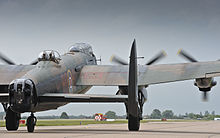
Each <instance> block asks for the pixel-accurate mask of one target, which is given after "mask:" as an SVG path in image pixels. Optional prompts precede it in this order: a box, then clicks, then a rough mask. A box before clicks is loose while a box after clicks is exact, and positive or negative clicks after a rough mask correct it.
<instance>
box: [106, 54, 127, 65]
mask: <svg viewBox="0 0 220 138" xmlns="http://www.w3.org/2000/svg"><path fill="white" fill-rule="evenodd" d="M110 61H111V62H114V63H116V64H119V65H128V63H127V62H126V61H125V60H123V59H122V58H120V57H118V56H115V55H112V57H111V59H110Z"/></svg>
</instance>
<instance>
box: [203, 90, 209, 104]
mask: <svg viewBox="0 0 220 138" xmlns="http://www.w3.org/2000/svg"><path fill="white" fill-rule="evenodd" d="M202 100H203V101H204V102H207V101H208V95H207V92H203V95H202Z"/></svg>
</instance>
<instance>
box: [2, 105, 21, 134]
mask: <svg viewBox="0 0 220 138" xmlns="http://www.w3.org/2000/svg"><path fill="white" fill-rule="evenodd" d="M5 120H6V121H5V122H6V129H7V130H8V131H16V130H18V127H19V120H20V114H18V113H15V112H13V111H12V110H11V108H10V107H9V108H8V109H7V111H6V117H5Z"/></svg>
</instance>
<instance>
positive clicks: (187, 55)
mask: <svg viewBox="0 0 220 138" xmlns="http://www.w3.org/2000/svg"><path fill="white" fill-rule="evenodd" d="M177 54H178V55H180V56H182V57H184V58H185V59H187V60H189V61H190V62H198V61H197V60H196V59H195V58H193V57H192V56H191V55H189V54H188V53H187V52H185V51H184V50H182V49H180V50H179V51H178V53H177Z"/></svg>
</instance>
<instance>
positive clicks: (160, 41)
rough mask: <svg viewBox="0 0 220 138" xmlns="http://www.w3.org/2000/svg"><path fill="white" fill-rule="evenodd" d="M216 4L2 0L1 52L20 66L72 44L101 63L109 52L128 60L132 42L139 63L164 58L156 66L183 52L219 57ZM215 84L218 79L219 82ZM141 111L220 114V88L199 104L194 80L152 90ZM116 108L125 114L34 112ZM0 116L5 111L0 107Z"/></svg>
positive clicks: (192, 0) (194, 0)
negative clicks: (81, 46)
mask: <svg viewBox="0 0 220 138" xmlns="http://www.w3.org/2000/svg"><path fill="white" fill-rule="evenodd" d="M219 7H220V1H219V0H108V1H107V0H62V1H61V0H59V1H58V0H37V1H36V0H19V1H12V0H0V51H1V52H2V53H4V54H5V55H7V56H9V57H10V58H11V59H13V60H14V61H15V62H16V63H17V64H28V63H30V62H31V61H33V60H34V59H36V58H37V56H38V54H39V53H40V52H41V51H42V50H46V49H54V50H57V51H59V52H60V54H63V53H65V52H67V50H68V48H69V47H70V45H71V44H74V43H77V42H86V43H89V44H91V45H92V46H93V50H94V53H95V54H96V56H97V57H99V56H101V57H102V64H111V63H110V62H109V58H110V57H111V55H112V54H116V55H119V56H121V57H123V58H124V59H128V57H129V51H130V47H131V43H132V41H133V39H134V38H136V40H137V49H138V56H144V57H145V58H144V59H141V60H139V63H140V64H144V63H146V62H147V61H148V60H149V59H150V58H151V57H152V56H154V55H155V54H156V53H158V52H159V51H160V50H162V49H163V50H165V51H166V52H167V54H168V56H167V57H166V58H165V59H164V60H162V61H160V62H159V63H157V64H166V63H184V62H186V61H185V60H184V59H182V58H181V57H178V56H177V55H176V53H177V51H178V49H180V48H183V49H185V50H186V51H188V52H189V53H190V54H192V55H193V56H194V57H195V58H196V59H197V60H199V61H211V60H217V59H220V57H219V53H220V46H219V44H220V8H219ZM216 80H217V81H218V82H219V83H220V79H218V78H216ZM147 90H148V102H147V103H146V104H145V106H144V114H149V113H151V112H152V110H153V109H155V108H157V109H160V110H162V111H163V110H165V109H170V110H173V111H174V112H175V113H177V114H179V113H181V114H184V113H185V112H194V113H199V112H200V111H201V112H204V111H205V110H209V111H210V112H211V111H213V110H215V111H216V113H218V114H220V108H219V107H218V105H219V103H220V101H219V99H220V85H217V86H215V87H214V88H213V89H212V92H211V93H210V94H209V102H202V100H201V92H199V90H198V88H196V87H195V86H194V85H193V80H192V81H185V82H175V83H168V84H159V85H152V86H150V87H149V88H148V89H147ZM116 92H117V87H94V88H92V89H91V90H90V91H89V93H91V94H92V93H99V94H101V93H102V94H115V93H116ZM108 110H113V111H115V112H117V114H119V115H123V114H125V108H124V105H123V104H69V105H66V106H64V107H61V108H59V109H58V110H52V111H46V112H41V113H37V115H54V114H55V115H60V114H61V112H63V111H65V112H67V113H68V114H72V115H80V114H84V115H92V114H94V113H97V112H101V113H105V112H107V111H108ZM0 111H3V109H2V107H1V108H0Z"/></svg>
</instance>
